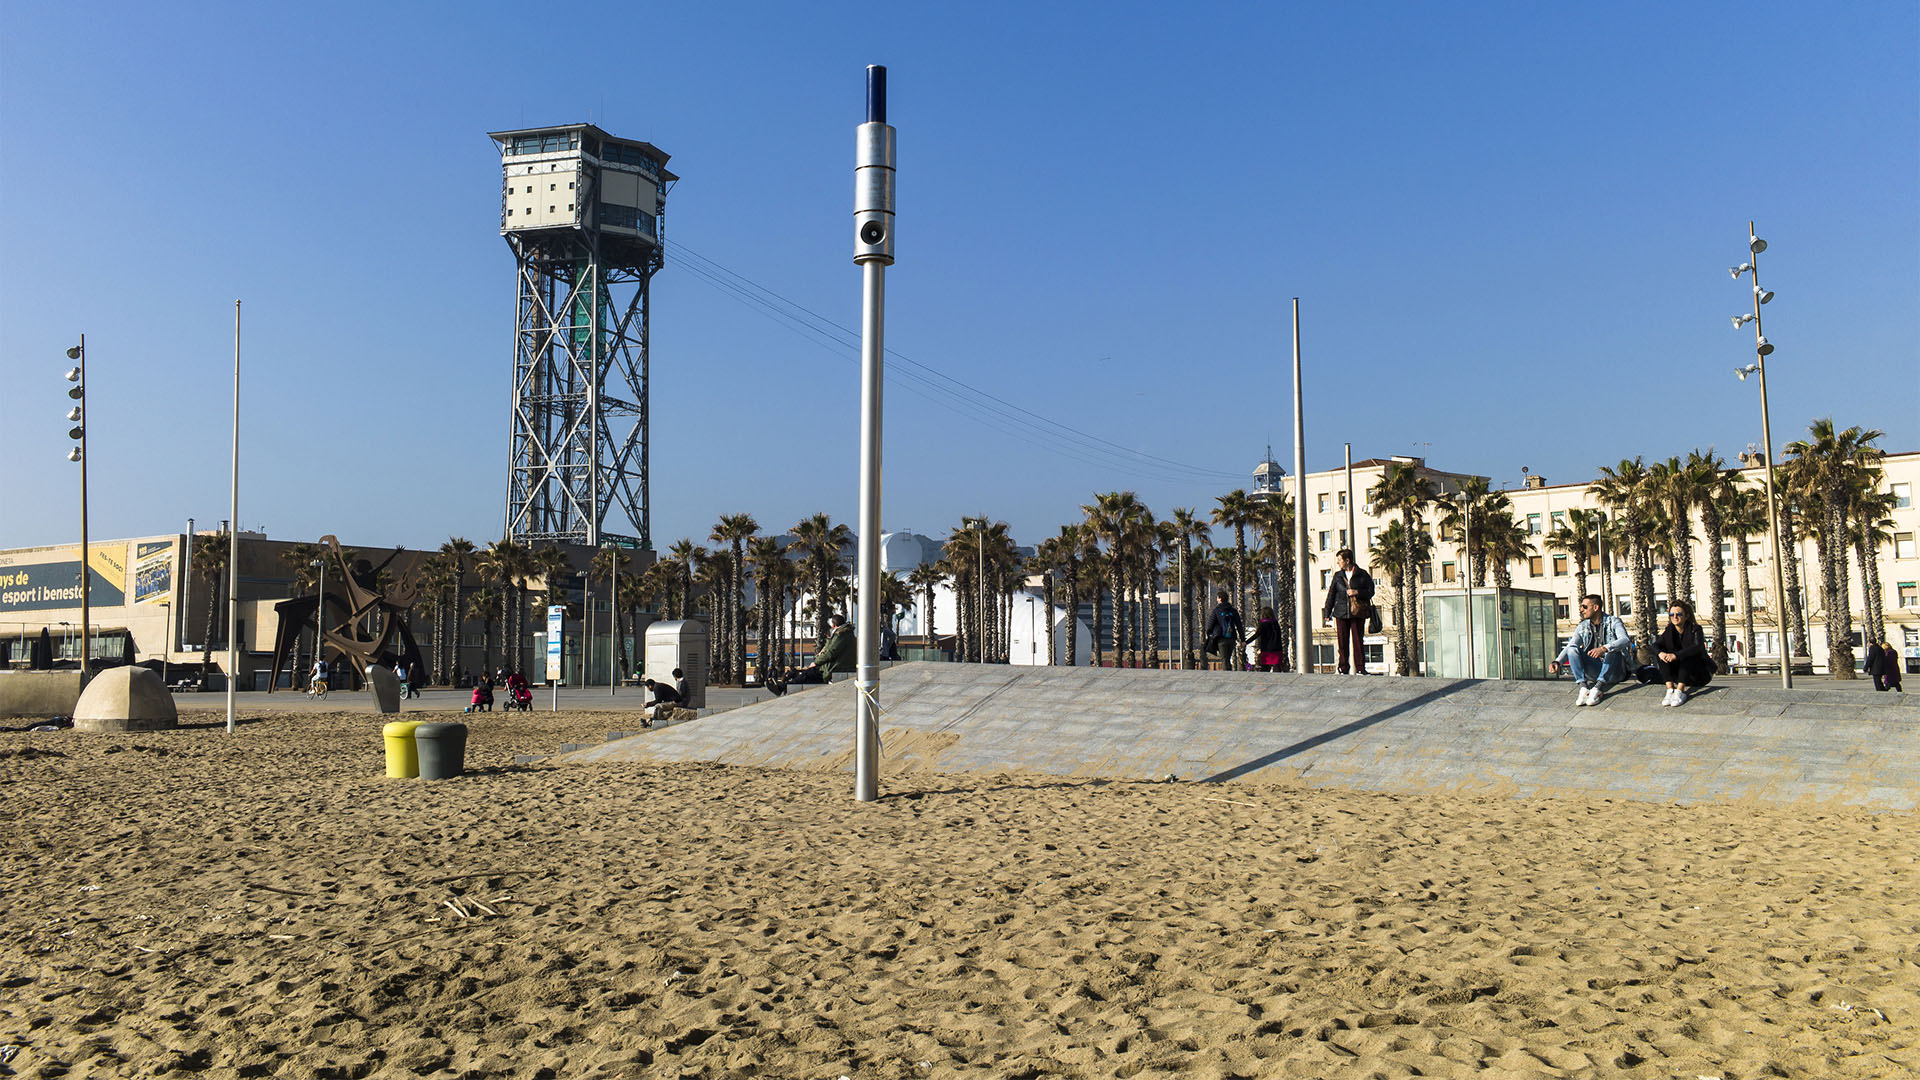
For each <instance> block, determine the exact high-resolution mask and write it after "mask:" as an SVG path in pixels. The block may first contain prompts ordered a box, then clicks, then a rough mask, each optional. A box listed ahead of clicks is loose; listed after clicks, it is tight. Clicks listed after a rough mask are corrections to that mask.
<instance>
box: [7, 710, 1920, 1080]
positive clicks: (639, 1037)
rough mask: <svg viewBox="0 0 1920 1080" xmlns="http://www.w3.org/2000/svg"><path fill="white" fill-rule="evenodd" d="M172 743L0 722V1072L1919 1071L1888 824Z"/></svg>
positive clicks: (204, 734)
mask: <svg viewBox="0 0 1920 1080" xmlns="http://www.w3.org/2000/svg"><path fill="white" fill-rule="evenodd" d="M410 718H418V716H417V714H410ZM183 719H184V721H185V723H186V724H188V725H191V726H189V727H187V728H184V729H183V730H179V731H173V732H165V733H153V734H134V735H80V734H76V733H74V732H72V731H62V732H56V733H41V734H29V733H7V734H0V792H4V795H3V796H0V814H4V818H5V828H4V838H5V839H4V853H5V862H6V875H5V886H4V892H0V942H3V943H4V945H3V946H0V1047H4V1048H5V1049H0V1075H19V1076H31V1077H56V1076H59V1077H117V1076H160V1075H167V1076H195V1077H207V1078H219V1080H225V1078H229V1077H315V1078H345V1077H369V1076H376V1077H388V1076H392V1077H409V1076H420V1077H524V1078H538V1077H551V1078H573V1077H796V1078H811V1077H818V1078H823V1080H837V1078H839V1077H843V1076H844V1077H849V1078H852V1080H870V1078H907V1077H940V1076H954V1075H963V1074H964V1075H977V1076H987V1077H1053V1076H1064V1077H1161V1076H1182V1077H1203V1078H1204V1077H1401V1076H1430V1077H1456V1076H1458V1077H1464V1076H1475V1077H1646V1078H1654V1077H1658V1078H1663V1080H1664V1078H1673V1077H1679V1078H1683V1080H1695V1078H1697V1077H1719V1078H1721V1080H1735V1078H1740V1080H1746V1078H1754V1077H1808V1078H1833V1077H1911V1076H1914V1075H1916V1074H1920V1049H1917V1048H1916V1047H1917V1046H1920V876H1917V875H1916V866H1915V862H1916V857H1917V855H1916V853H1920V842H1916V839H1915V825H1916V821H1915V816H1914V815H1912V814H1872V813H1867V812H1863V811H1857V810H1848V809H1836V808H1832V807H1827V806H1820V805H1795V806H1777V805H1767V804H1763V803H1754V802H1743V803H1735V804H1726V805H1713V806H1691V807H1682V806H1666V805H1656V804H1650V803H1636V802H1626V801H1599V800H1594V801H1580V800H1569V799H1553V800H1523V799H1511V798H1506V797H1503V796H1501V795H1499V794H1497V793H1491V794H1476V795H1419V796H1408V795H1393V796H1389V795H1378V794H1361V793H1349V792H1340V791H1327V790H1310V789H1306V788H1297V787H1285V786H1268V785H1255V784H1241V783H1235V784H1219V785H1208V784H1198V783H1183V782H1171V783H1141V782H1102V781H1098V780H1080V779H1075V780H1065V781H1063V780H1060V779H1057V778H1052V777H1040V776H1024V775H998V776H956V775H942V774H935V773H928V772H920V771H914V772H905V773H893V774H889V775H888V776H887V777H886V778H885V781H884V784H883V789H884V791H885V797H884V798H883V799H882V800H881V801H880V802H878V803H873V804H864V805H863V804H858V803H855V802H853V801H852V799H851V797H850V794H851V787H852V782H851V778H850V777H849V776H848V775H845V774H844V773H836V772H833V771H829V770H827V769H825V768H822V769H820V770H816V771H803V770H787V771H779V770H757V769H745V768H732V767H721V766H708V765H670V766H642V765H633V764H595V765H558V764H551V763H536V764H532V765H515V764H514V755H515V754H543V753H553V752H555V751H557V750H558V749H559V748H560V745H561V744H562V743H564V742H588V741H599V740H600V739H601V738H602V737H603V736H604V733H605V732H606V730H607V729H608V728H609V727H619V726H623V725H622V723H621V721H620V720H619V719H618V718H613V719H611V720H610V718H609V717H608V716H607V715H605V714H601V715H593V714H586V713H560V714H545V713H536V714H534V715H532V716H516V717H508V716H504V715H499V714H495V715H491V716H486V717H480V718H476V719H475V720H474V722H473V724H472V728H473V732H472V743H471V746H470V750H469V755H468V762H469V766H470V768H471V769H472V772H471V773H470V774H469V775H467V776H464V777H460V778H457V779H454V780H449V781H443V782H435V783H428V782H423V781H417V780H413V781H405V780H388V779H386V778H385V777H384V776H383V757H382V746H381V741H380V736H379V729H380V718H378V717H375V716H372V715H370V714H368V713H365V712H351V713H349V712H340V713H322V714H315V713H305V714H298V715H296V714H291V713H282V714H275V713H267V712H258V713H250V714H249V716H248V717H247V722H246V723H244V724H243V725H242V726H241V727H240V730H239V731H237V732H236V733H234V734H232V735H228V734H227V733H226V732H225V731H224V730H223V729H222V728H221V727H220V726H218V725H217V723H216V718H215V717H214V716H212V715H211V714H197V713H190V714H188V715H187V716H185V717H184V718H183ZM628 726H630V725H628Z"/></svg>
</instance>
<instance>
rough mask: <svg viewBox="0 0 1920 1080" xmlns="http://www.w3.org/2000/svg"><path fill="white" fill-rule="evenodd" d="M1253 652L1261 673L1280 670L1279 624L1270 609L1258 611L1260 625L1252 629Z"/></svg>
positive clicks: (1265, 608) (1264, 608)
mask: <svg viewBox="0 0 1920 1080" xmlns="http://www.w3.org/2000/svg"><path fill="white" fill-rule="evenodd" d="M1253 652H1254V655H1255V656H1256V657H1257V658H1258V663H1259V667H1260V670H1261V671H1279V670H1280V623H1279V622H1278V621H1276V620H1275V619H1274V617H1273V609H1272V608H1271V607H1263V608H1261V609H1260V624H1259V625H1258V626H1255V627H1254V628H1253Z"/></svg>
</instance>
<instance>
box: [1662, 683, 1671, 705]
mask: <svg viewBox="0 0 1920 1080" xmlns="http://www.w3.org/2000/svg"><path fill="white" fill-rule="evenodd" d="M1673 703H1674V701H1673V688H1672V687H1668V688H1667V693H1666V696H1664V697H1662V698H1661V699H1660V704H1662V705H1665V706H1669V707H1671V706H1672V705H1673Z"/></svg>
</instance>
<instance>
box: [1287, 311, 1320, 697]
mask: <svg viewBox="0 0 1920 1080" xmlns="http://www.w3.org/2000/svg"><path fill="white" fill-rule="evenodd" d="M1304 421H1305V413H1304V411H1303V410H1302V408H1301V404H1300V298H1299V297H1297V296H1296V297H1294V298H1293V490H1294V500H1293V548H1294V567H1293V574H1294V578H1295V579H1296V580H1295V582H1294V590H1293V595H1294V601H1293V610H1294V614H1295V616H1296V619H1295V621H1296V622H1297V623H1298V624H1299V634H1300V646H1299V652H1298V654H1297V662H1296V663H1295V664H1294V670H1296V671H1312V670H1313V613H1314V612H1315V611H1317V610H1319V609H1318V607H1316V606H1315V604H1314V602H1313V584H1312V583H1313V576H1312V571H1311V570H1309V569H1308V568H1307V429H1306V426H1305V422H1304Z"/></svg>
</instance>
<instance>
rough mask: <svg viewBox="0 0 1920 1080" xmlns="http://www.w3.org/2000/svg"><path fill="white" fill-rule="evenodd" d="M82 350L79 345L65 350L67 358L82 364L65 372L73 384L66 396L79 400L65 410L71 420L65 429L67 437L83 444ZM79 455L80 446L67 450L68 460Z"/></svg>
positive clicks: (75, 459) (84, 421)
mask: <svg viewBox="0 0 1920 1080" xmlns="http://www.w3.org/2000/svg"><path fill="white" fill-rule="evenodd" d="M83 350H84V347H83V346H80V345H75V346H74V347H73V348H71V349H68V350H67V359H69V360H79V361H80V363H81V365H82V366H76V367H74V368H72V369H71V370H69V371H68V372H67V381H68V382H70V383H72V384H73V386H72V387H71V388H70V389H68V391H67V396H68V397H70V398H72V399H73V400H75V401H77V402H79V404H77V405H75V406H74V407H73V408H71V409H68V410H67V419H68V420H69V421H72V422H73V427H72V428H70V429H68V431H67V438H69V439H72V440H74V441H75V442H78V443H81V444H82V445H84V444H85V440H86V437H87V425H86V416H87V412H86V408H87V384H86V383H85V382H83V381H81V377H80V376H81V372H82V370H83V367H84V365H85V364H86V360H85V356H86V353H85V352H84V351H83ZM81 456H82V455H81V451H80V447H78V446H75V447H72V448H71V449H69V450H68V451H67V460H68V461H79V460H80V458H81Z"/></svg>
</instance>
